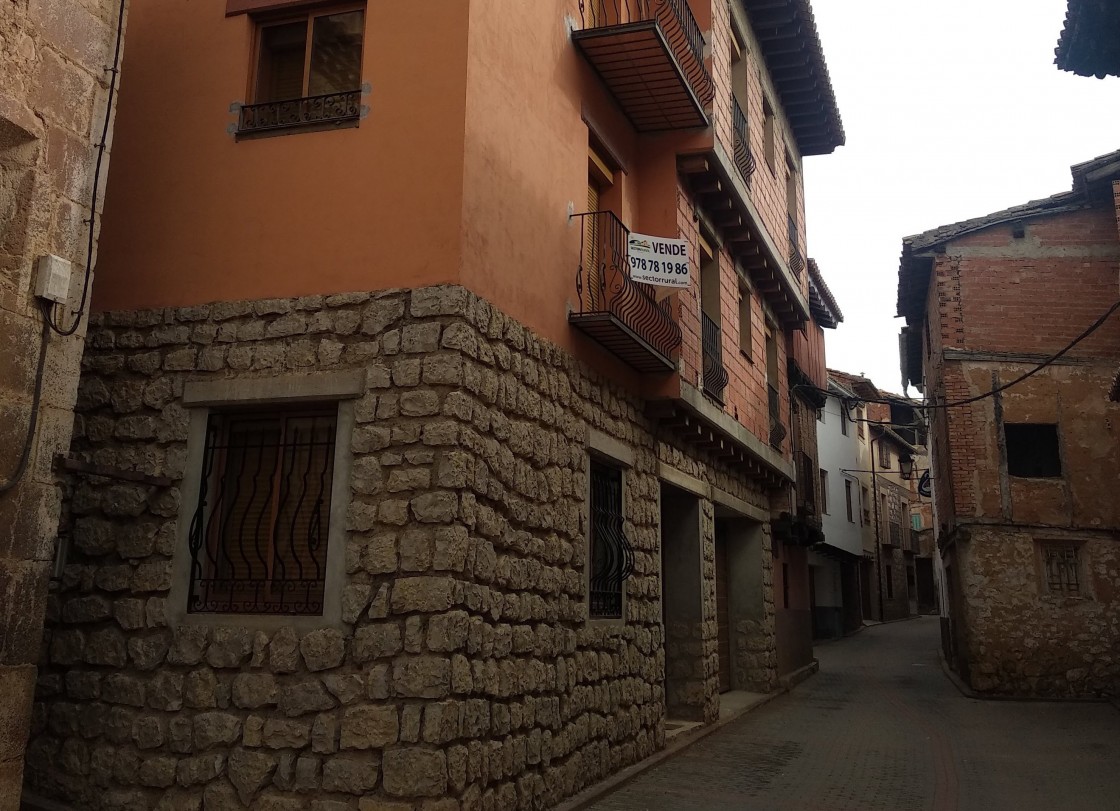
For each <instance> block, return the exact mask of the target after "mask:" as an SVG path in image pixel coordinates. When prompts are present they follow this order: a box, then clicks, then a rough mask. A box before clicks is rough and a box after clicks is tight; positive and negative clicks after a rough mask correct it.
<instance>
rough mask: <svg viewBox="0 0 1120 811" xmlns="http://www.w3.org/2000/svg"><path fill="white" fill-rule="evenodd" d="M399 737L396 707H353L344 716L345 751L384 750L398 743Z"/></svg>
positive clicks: (341, 744)
mask: <svg viewBox="0 0 1120 811" xmlns="http://www.w3.org/2000/svg"><path fill="white" fill-rule="evenodd" d="M398 735H399V726H398V721H397V710H396V708H395V707H383V706H364V707H351V708H349V709H348V710H347V711H346V713H345V714H344V715H343V716H342V738H341V741H340V746H341V747H342V748H343V749H382V748H384V747H385V746H388V745H390V744H394V743H396V742H397V737H398Z"/></svg>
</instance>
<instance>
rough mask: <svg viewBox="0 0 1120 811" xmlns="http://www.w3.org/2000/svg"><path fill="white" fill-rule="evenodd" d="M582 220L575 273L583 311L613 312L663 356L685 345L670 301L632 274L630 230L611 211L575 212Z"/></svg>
mask: <svg viewBox="0 0 1120 811" xmlns="http://www.w3.org/2000/svg"><path fill="white" fill-rule="evenodd" d="M573 216H575V217H579V218H580V219H581V220H582V222H583V242H582V243H581V246H582V247H581V248H580V262H579V269H578V270H577V271H576V299H577V301H578V302H579V313H580V315H589V314H591V313H610V314H611V315H613V316H614V317H615V318H617V319H618V320H619V321H621V322H622V323H623V324H625V325H626V327H627V328H629V329H630V330H632V331H633V332H634V333H635V334H636V335H638V336H639V337H640V338H641V339H642V340H643V341H645V342H646V343H648V344H649V345H650V346H651V347H652V348H653V349H654V350H656V351H657V352H658V353H659V354H660V355H661V356H662V357H664V358H665V359H668V358H669V356H670V355H671V354H672V352H673V350H674V349H676V348H677V347H678V346H680V344H681V328H680V327H679V326H678V325H677V322H676V321H674V320H673V316H672V315H671V314H670V313H671V306H670V300H669V299H668V298H666V299H662V300H661V301H658V300H657V299H656V298H655V296H654V293H653V288H652V287H650V286H649V285H646V284H641V283H639V282H635V281H634V280H633V279H631V278H630V260H629V258H628V254H627V242H628V240H629V237H630V231H629V229H628V228H627V227H626V226H625V225H623V224H622V223H621V222H620V221H619V219H618V217H616V216H615V215H614V214H613V213H612V212H610V211H588V212H585V213H583V214H575V215H573Z"/></svg>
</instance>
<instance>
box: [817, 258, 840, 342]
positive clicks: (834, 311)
mask: <svg viewBox="0 0 1120 811" xmlns="http://www.w3.org/2000/svg"><path fill="white" fill-rule="evenodd" d="M809 313H810V314H811V315H812V316H813V320H814V321H816V322H817V324H818V325H819V326H822V327H825V328H826V329H836V327H837V326H839V325H840V324H841V323H842V322H843V321H844V314H843V313H842V312H840V307H839V305H837V303H836V298H835V297H834V296H833V295H832V291H831V290H829V289H828V285H827V284H825V281H824V276H822V275H821V269H820V268H819V267H818V266H817V260H816V259H810V260H809Z"/></svg>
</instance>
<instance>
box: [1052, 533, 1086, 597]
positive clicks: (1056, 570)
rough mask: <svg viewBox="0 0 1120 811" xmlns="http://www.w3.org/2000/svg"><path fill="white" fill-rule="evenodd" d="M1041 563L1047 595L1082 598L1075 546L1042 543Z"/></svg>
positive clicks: (1077, 552) (1079, 570)
mask: <svg viewBox="0 0 1120 811" xmlns="http://www.w3.org/2000/svg"><path fill="white" fill-rule="evenodd" d="M1042 563H1043V572H1044V575H1045V578H1046V591H1047V592H1048V593H1050V594H1055V595H1059V596H1062V597H1081V596H1083V594H1082V588H1081V561H1080V557H1079V550H1078V547H1077V544H1071V543H1062V542H1060V541H1044V542H1043V543H1042Z"/></svg>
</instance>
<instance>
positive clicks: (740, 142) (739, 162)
mask: <svg viewBox="0 0 1120 811" xmlns="http://www.w3.org/2000/svg"><path fill="white" fill-rule="evenodd" d="M731 124H732V129H733V130H734V131H735V167H736V168H737V169H738V170H739V174H740V175H742V176H743V180H744V181H746V182H747V183H749V182H750V180H751V175H753V174H754V170H755V169H756V168H757V167H756V165H755V162H754V153H753V152H751V142H750V133H749V131H748V130H747V114H746V113H745V112H743V108H742V107H741V106H740V105H739V100H738V99H736V98H735V95H734V94H732V96H731Z"/></svg>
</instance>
